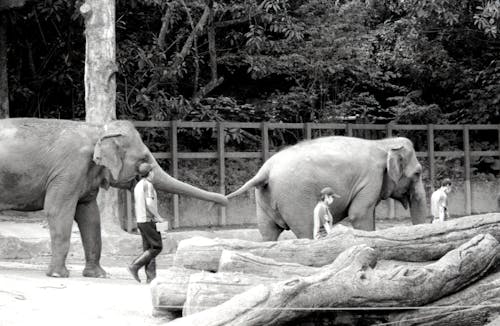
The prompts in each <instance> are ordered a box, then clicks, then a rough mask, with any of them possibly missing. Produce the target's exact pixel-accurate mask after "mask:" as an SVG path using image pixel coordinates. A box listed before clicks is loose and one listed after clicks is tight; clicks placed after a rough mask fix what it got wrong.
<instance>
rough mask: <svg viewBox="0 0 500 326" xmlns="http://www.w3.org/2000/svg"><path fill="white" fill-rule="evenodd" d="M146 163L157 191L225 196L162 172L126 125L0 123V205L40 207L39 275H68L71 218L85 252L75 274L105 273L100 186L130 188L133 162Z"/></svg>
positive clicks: (39, 121)
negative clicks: (43, 256)
mask: <svg viewBox="0 0 500 326" xmlns="http://www.w3.org/2000/svg"><path fill="white" fill-rule="evenodd" d="M144 162H147V163H150V164H152V166H153V171H154V180H153V184H154V186H155V188H156V189H158V190H160V191H165V192H170V193H175V194H180V195H187V196H192V197H196V198H199V199H202V200H206V201H211V202H214V203H217V204H220V205H223V206H225V205H227V202H228V201H227V198H226V197H225V196H224V195H222V194H218V193H213V192H208V191H205V190H202V189H199V188H197V187H194V186H192V185H189V184H187V183H184V182H181V181H179V180H176V179H175V178H173V177H171V176H170V175H168V174H167V173H166V172H165V171H164V170H163V169H162V168H161V167H160V166H159V164H158V163H157V161H156V160H155V158H154V157H153V155H152V154H151V152H150V151H149V150H148V148H147V147H146V145H145V144H144V143H143V142H142V140H141V136H140V134H139V132H138V131H137V130H136V129H135V127H134V126H133V124H132V123H131V122H129V121H124V120H113V121H111V122H109V123H106V124H103V125H97V124H90V123H86V122H84V121H70V120H56V119H35V118H13V119H2V120H0V210H7V209H10V210H20V211H35V210H43V213H44V215H45V217H46V218H47V221H48V227H49V233H50V244H51V252H52V257H51V261H50V264H49V266H48V269H47V272H46V275H48V276H52V277H68V276H69V272H68V269H67V268H66V266H65V262H66V257H67V254H68V251H69V247H70V236H71V230H72V225H73V220H75V221H76V223H77V225H78V228H79V230H80V235H81V239H82V244H83V248H84V254H85V267H84V269H83V276H86V277H106V276H107V275H106V272H105V270H104V269H103V268H102V267H101V266H100V262H99V261H100V257H101V247H102V243H101V218H100V214H99V209H98V206H97V201H96V197H97V194H98V191H99V189H100V188H104V189H108V188H109V187H116V188H122V189H130V187H131V186H132V184H133V182H134V180H135V178H136V176H137V175H138V174H139V172H138V166H139V165H140V164H141V163H144Z"/></svg>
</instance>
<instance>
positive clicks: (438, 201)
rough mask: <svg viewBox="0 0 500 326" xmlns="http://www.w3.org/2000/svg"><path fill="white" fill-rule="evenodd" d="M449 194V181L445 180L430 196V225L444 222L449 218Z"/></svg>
mask: <svg viewBox="0 0 500 326" xmlns="http://www.w3.org/2000/svg"><path fill="white" fill-rule="evenodd" d="M450 192H451V180H450V179H448V178H446V179H444V180H443V181H442V182H441V188H439V189H438V190H436V191H434V192H433V193H432V196H431V214H432V217H433V220H432V223H436V222H444V221H445V220H446V219H448V218H449V217H450V215H449V213H448V194H449V193H450Z"/></svg>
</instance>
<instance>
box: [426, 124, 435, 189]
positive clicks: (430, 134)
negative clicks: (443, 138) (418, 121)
mask: <svg viewBox="0 0 500 326" xmlns="http://www.w3.org/2000/svg"><path fill="white" fill-rule="evenodd" d="M427 154H428V157H429V180H430V182H431V193H433V192H434V189H435V188H434V182H435V176H436V167H435V164H436V160H435V158H434V125H432V124H428V125H427Z"/></svg>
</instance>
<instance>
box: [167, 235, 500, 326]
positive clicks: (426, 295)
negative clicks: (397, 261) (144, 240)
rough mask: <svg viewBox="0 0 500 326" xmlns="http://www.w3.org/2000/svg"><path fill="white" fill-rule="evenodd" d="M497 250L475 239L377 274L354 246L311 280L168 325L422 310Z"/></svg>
mask: <svg viewBox="0 0 500 326" xmlns="http://www.w3.org/2000/svg"><path fill="white" fill-rule="evenodd" d="M499 248H500V246H499V244H498V241H497V240H496V239H495V238H493V237H492V236H491V235H477V236H475V237H474V238H472V239H471V240H470V241H468V242H466V243H464V244H462V245H461V246H460V247H458V248H457V249H455V250H452V251H450V252H449V253H447V254H446V255H444V256H443V257H442V258H441V259H440V260H439V261H437V262H435V263H432V264H428V265H426V266H423V267H400V268H397V269H389V270H377V269H373V268H372V267H373V266H374V265H375V264H376V260H377V257H376V256H377V252H376V251H375V250H373V249H371V248H369V247H367V246H366V245H358V246H355V247H351V248H349V249H348V250H346V251H345V252H343V253H342V254H341V255H340V256H339V259H337V260H336V261H335V262H334V263H332V264H331V265H330V266H325V267H323V268H321V269H320V271H318V272H317V273H314V274H313V275H311V276H307V277H292V278H288V279H285V280H282V281H279V282H273V283H272V284H270V285H258V286H255V287H252V288H251V289H250V290H248V291H246V292H244V293H242V294H239V295H236V296H234V297H233V298H232V299H230V300H228V301H226V302H225V303H223V304H220V305H218V306H216V307H213V308H210V309H207V310H205V311H202V312H199V313H196V314H193V315H190V316H187V317H184V318H180V319H177V320H174V321H173V322H171V324H170V325H173V326H175V325H246V326H251V325H281V324H284V323H286V322H289V321H292V320H295V319H296V318H299V317H303V316H307V315H308V314H310V313H311V311H312V310H313V309H318V308H331V307H394V306H420V305H424V304H427V303H429V302H432V301H435V300H437V299H439V298H441V297H443V296H446V295H449V294H451V293H453V292H455V291H457V290H459V289H461V288H463V287H465V286H467V285H468V284H470V283H471V282H474V281H476V280H477V279H479V278H480V277H481V276H483V275H484V273H486V271H487V270H488V269H490V267H491V266H492V265H493V264H494V263H495V261H496V257H497V251H498V249H499ZM205 286H207V287H211V286H213V284H205ZM198 302H201V303H202V302H203V301H198ZM200 305H202V304H200Z"/></svg>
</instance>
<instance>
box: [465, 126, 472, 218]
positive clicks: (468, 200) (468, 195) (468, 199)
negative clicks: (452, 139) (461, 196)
mask: <svg viewBox="0 0 500 326" xmlns="http://www.w3.org/2000/svg"><path fill="white" fill-rule="evenodd" d="M463 136H464V165H465V213H466V214H467V215H471V214H472V191H471V184H470V178H471V175H470V174H471V173H470V142H469V126H467V125H465V126H464V130H463Z"/></svg>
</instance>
